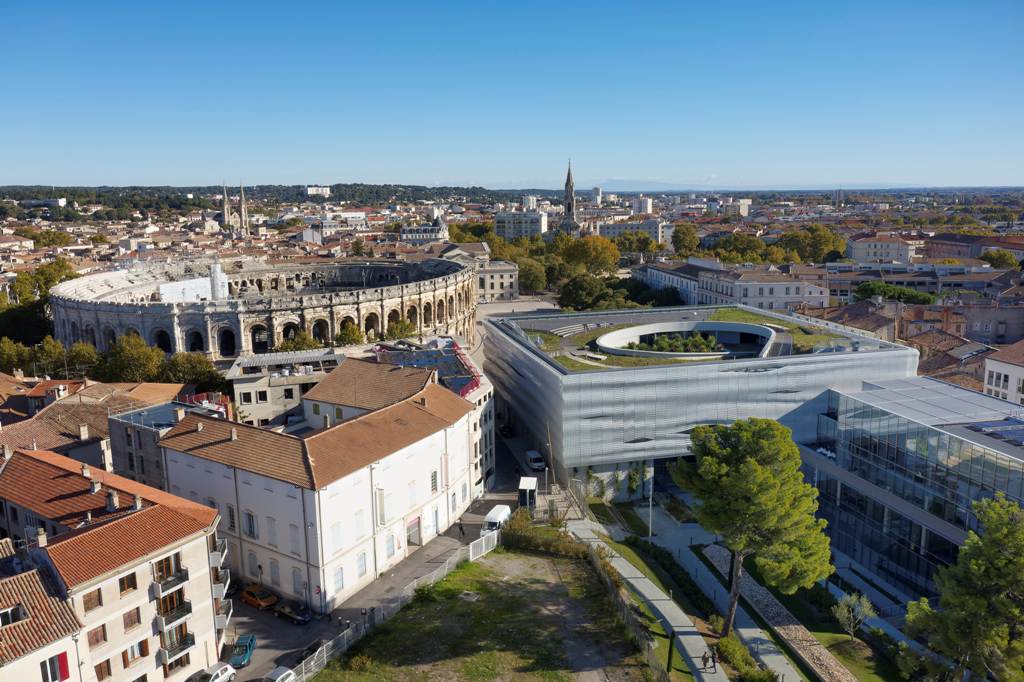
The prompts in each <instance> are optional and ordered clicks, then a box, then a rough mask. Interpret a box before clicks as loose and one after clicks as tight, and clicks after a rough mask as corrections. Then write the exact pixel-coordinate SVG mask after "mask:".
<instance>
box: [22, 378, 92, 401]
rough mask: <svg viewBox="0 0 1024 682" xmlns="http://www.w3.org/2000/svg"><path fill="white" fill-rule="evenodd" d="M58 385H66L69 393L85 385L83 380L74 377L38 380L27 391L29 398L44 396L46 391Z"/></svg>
mask: <svg viewBox="0 0 1024 682" xmlns="http://www.w3.org/2000/svg"><path fill="white" fill-rule="evenodd" d="M58 386H67V388H68V391H69V392H70V393H74V392H76V391H79V390H81V389H82V387H84V386H85V381H81V380H76V379H71V380H68V379H47V380H45V381H40V382H39V383H38V384H36V385H35V386H33V387H32V390H30V391H29V392H28V397H30V398H45V397H46V392H47V391H49V390H50V389H52V388H56V387H58Z"/></svg>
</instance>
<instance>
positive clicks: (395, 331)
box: [274, 319, 419, 353]
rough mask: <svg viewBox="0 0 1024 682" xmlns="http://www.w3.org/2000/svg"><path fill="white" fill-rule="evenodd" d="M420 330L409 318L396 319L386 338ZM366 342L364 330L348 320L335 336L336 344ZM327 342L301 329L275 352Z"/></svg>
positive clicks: (388, 329) (390, 326)
mask: <svg viewBox="0 0 1024 682" xmlns="http://www.w3.org/2000/svg"><path fill="white" fill-rule="evenodd" d="M418 333H419V330H418V329H416V325H415V324H413V323H412V322H410V321H409V320H405V319H402V320H396V321H394V322H389V323H388V328H387V331H386V332H384V339H385V340H387V341H398V340H399V339H407V338H409V337H411V336H416V335H417V334H418ZM364 343H366V335H365V334H364V333H363V331H362V330H361V329H360V328H359V327H357V326H356V325H354V324H352V323H351V322H348V321H346V322H345V324H344V325H342V327H341V329H340V330H338V333H337V334H336V335H335V336H334V344H333V345H335V346H358V345H361V344H364ZM326 345H327V344H323V343H321V342H320V341H318V340H317V339H316V338H315V337H314V336H313V335H312V334H310V333H309V332H307V331H300V332H299V333H297V334H296V335H295V336H294V337H292V338H290V339H285V340H284V341H282V342H281V343H279V344H278V345H277V346H275V347H274V351H275V352H280V353H284V352H290V351H297V350H315V349H317V348H323V347H325V346H326Z"/></svg>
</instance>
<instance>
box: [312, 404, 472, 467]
mask: <svg viewBox="0 0 1024 682" xmlns="http://www.w3.org/2000/svg"><path fill="white" fill-rule="evenodd" d="M473 407H474V406H473V404H472V403H470V402H468V401H466V400H463V399H462V398H460V397H459V396H457V395H455V394H454V393H452V392H451V391H449V390H448V389H446V388H444V387H442V386H439V385H438V384H430V385H429V386H427V387H426V388H424V389H423V390H422V391H421V392H420V393H418V394H417V395H416V396H415V397H413V398H410V399H409V400H403V401H402V402H400V403H397V404H395V405H392V406H390V407H385V408H383V409H381V410H377V411H375V412H370V413H367V414H364V415H361V416H359V417H356V418H355V419H350V420H349V421H347V422H342V423H341V424H338V425H337V426H335V427H332V428H330V429H325V430H323V431H318V432H316V433H314V434H312V435H310V436H308V437H307V438H306V439H305V442H306V448H307V451H308V453H309V461H310V465H311V467H312V469H313V476H314V478H315V479H316V482H317V484H318V486H319V487H323V486H326V485H327V484H329V483H331V482H332V481H336V480H338V479H339V478H342V477H343V476H347V475H348V474H350V473H352V472H354V471H357V470H359V469H361V468H363V467H365V466H367V465H368V464H371V463H373V462H376V461H377V460H380V459H383V458H384V457H386V456H388V455H390V454H392V453H394V452H398V451H399V450H401V449H402V448H405V447H408V446H409V445H412V444H413V443H416V442H419V441H421V440H423V439H424V438H427V437H428V436H430V435H432V434H434V433H437V432H438V431H441V430H443V429H445V428H447V427H450V426H452V425H453V424H455V422H457V421H458V420H459V419H460V418H461V417H463V416H464V415H466V414H468V413H469V412H470V411H472V410H473Z"/></svg>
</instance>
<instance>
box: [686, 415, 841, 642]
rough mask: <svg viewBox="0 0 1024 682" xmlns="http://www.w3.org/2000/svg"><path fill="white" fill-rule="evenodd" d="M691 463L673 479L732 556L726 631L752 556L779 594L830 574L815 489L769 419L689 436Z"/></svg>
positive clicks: (789, 442) (786, 433) (786, 436)
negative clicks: (693, 458)
mask: <svg viewBox="0 0 1024 682" xmlns="http://www.w3.org/2000/svg"><path fill="white" fill-rule="evenodd" d="M692 440H693V453H694V455H696V462H694V463H689V462H686V461H685V460H682V459H681V460H679V462H678V464H677V465H676V467H675V477H676V479H677V480H678V481H679V483H680V485H682V486H683V487H684V488H687V489H688V490H690V491H691V492H692V493H693V494H694V495H695V496H696V497H697V498H698V501H699V504H698V505H697V508H696V509H695V510H694V513H695V515H696V517H697V521H698V522H699V523H700V525H701V526H703V527H704V528H705V529H706V530H709V531H711V532H712V533H717V534H718V535H720V536H722V539H723V542H724V543H725V546H726V547H727V548H728V549H729V551H730V552H732V557H733V561H732V575H731V576H730V580H731V582H730V590H729V611H728V613H727V614H726V617H725V623H724V625H723V627H722V635H723V636H725V635H728V634H729V632H730V631H731V630H732V625H733V620H734V619H735V617H736V605H737V604H738V602H739V596H740V578H741V577H742V575H743V562H744V560H745V559H747V558H748V557H753V560H754V562H755V563H756V565H757V567H758V569H760V571H761V574H762V575H763V576H764V579H765V581H766V582H767V583H768V585H770V586H772V587H774V588H776V589H778V590H779V591H781V592H783V593H785V594H791V593H793V592H795V591H796V590H798V589H799V588H801V587H810V586H812V585H813V584H814V583H815V582H816V581H818V580H821V579H823V578H826V577H828V576H829V574H831V573H832V566H831V564H830V563H829V559H830V552H829V541H828V536H826V535H825V533H824V528H825V521H824V519H817V518H815V516H814V512H815V511H817V509H818V491H817V490H816V489H815V488H814V487H813V486H811V485H808V484H807V483H805V482H804V478H803V474H802V473H801V472H800V451H799V449H798V448H797V446H796V443H794V442H793V439H792V435H791V432H790V430H789V429H787V428H786V427H784V426H782V425H781V424H778V423H777V422H774V421H772V420H770V419H746V420H742V421H738V422H736V423H734V424H732V425H729V426H721V425H720V426H699V427H697V428H696V429H694V430H693V434H692Z"/></svg>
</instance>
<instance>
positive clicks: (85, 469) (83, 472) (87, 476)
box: [82, 462, 92, 478]
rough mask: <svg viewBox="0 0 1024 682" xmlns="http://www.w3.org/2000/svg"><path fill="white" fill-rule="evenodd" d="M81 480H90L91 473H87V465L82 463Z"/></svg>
mask: <svg viewBox="0 0 1024 682" xmlns="http://www.w3.org/2000/svg"><path fill="white" fill-rule="evenodd" d="M82 478H92V472H91V471H89V465H88V464H86V463H85V462H82Z"/></svg>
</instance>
